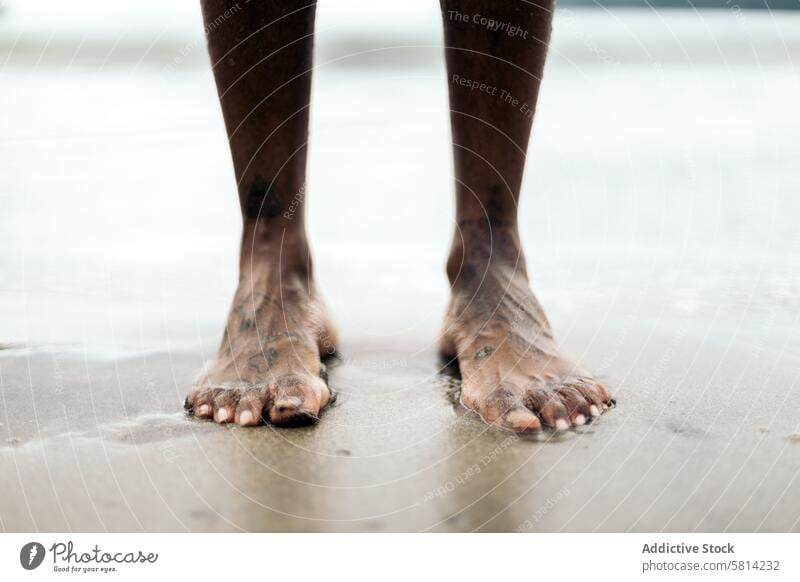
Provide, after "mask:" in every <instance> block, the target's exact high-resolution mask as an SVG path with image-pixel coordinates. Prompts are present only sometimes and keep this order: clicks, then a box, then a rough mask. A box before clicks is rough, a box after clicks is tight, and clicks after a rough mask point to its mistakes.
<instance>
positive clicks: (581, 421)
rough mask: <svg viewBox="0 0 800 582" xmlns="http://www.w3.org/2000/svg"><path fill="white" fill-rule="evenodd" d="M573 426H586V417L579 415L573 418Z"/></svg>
mask: <svg viewBox="0 0 800 582" xmlns="http://www.w3.org/2000/svg"><path fill="white" fill-rule="evenodd" d="M575 424H577V425H578V426H580V425H582V424H586V417H585V416H584V415H582V414H579V415H578V416H576V417H575Z"/></svg>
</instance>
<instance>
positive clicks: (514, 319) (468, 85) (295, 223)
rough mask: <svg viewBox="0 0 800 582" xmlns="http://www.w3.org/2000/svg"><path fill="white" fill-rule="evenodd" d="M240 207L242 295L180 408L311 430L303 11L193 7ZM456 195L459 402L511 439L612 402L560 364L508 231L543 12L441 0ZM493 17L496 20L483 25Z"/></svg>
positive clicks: (546, 24)
mask: <svg viewBox="0 0 800 582" xmlns="http://www.w3.org/2000/svg"><path fill="white" fill-rule="evenodd" d="M202 6H203V14H204V18H205V22H206V31H207V36H208V44H209V52H210V55H211V60H212V64H213V67H214V76H215V79H216V84H217V89H218V92H219V96H220V103H221V106H222V112H223V117H224V119H225V125H226V128H227V132H228V137H229V140H230V147H231V154H232V158H233V164H234V170H235V174H236V180H237V184H238V191H239V201H240V204H241V208H242V218H243V236H242V251H241V258H240V281H239V288H238V290H237V292H236V294H235V296H234V299H233V305H232V307H231V311H230V315H229V319H228V324H227V326H226V330H225V334H224V337H223V341H222V345H221V346H220V348H219V351H218V353H217V356H216V358H215V359H214V360H213V361H212V362H211V363H210V364H209V366H208V368H207V369H206V371H205V372H204V373H203V375H202V376H201V377H200V378H199V379H198V382H197V383H196V385H195V387H194V388H193V389H192V390H191V391H190V393H189V396H188V397H187V401H186V405H187V408H188V409H189V410H191V411H192V412H193V413H194V414H195V415H196V416H198V417H201V418H213V419H214V420H215V421H217V422H220V423H225V422H236V423H238V424H240V425H244V426H247V425H257V424H260V423H261V422H271V423H273V424H277V425H294V424H304V423H308V422H313V421H315V420H316V419H317V418H318V416H319V413H320V411H321V410H322V409H323V408H324V407H325V406H326V404H328V402H330V399H331V392H330V390H329V388H328V387H327V382H326V375H325V373H324V365H323V364H322V362H321V360H322V358H323V357H324V356H325V355H326V354H329V353H332V352H333V351H334V350H335V345H336V333H335V330H334V328H333V326H332V324H331V320H330V318H329V317H328V314H327V311H326V309H325V306H324V304H323V302H322V300H321V298H320V296H319V293H318V292H317V290H316V287H315V286H314V282H313V271H312V266H311V257H310V252H309V246H308V241H307V238H306V232H305V225H304V222H303V209H304V208H303V207H304V202H305V188H304V183H305V168H306V151H307V141H308V111H309V108H308V106H309V100H310V87H311V69H312V39H313V30H314V15H315V8H316V6H315V4H309V3H307V2H304V1H294V0H276V1H266V0H263V1H262V0H251V2H249V3H246V4H245V3H241V2H240V3H238V4H237V3H236V2H233V1H232V0H202ZM441 8H442V17H443V22H444V29H445V46H446V48H445V58H446V62H447V75H448V78H447V81H448V86H449V92H450V109H451V125H452V131H453V156H454V161H455V182H456V231H455V235H454V238H453V244H452V249H451V252H450V256H449V259H448V262H447V275H448V278H449V280H450V283H451V295H452V296H451V301H450V306H449V308H448V310H447V313H446V315H445V322H444V326H443V330H442V334H441V338H440V345H441V351H442V354H443V355H445V356H446V357H447V358H451V359H453V360H455V361H457V362H458V364H459V367H460V370H461V375H462V389H461V401H462V403H463V404H464V405H465V406H467V407H468V408H470V409H472V410H474V411H476V412H477V413H478V414H480V415H481V417H482V418H483V419H484V420H485V421H486V422H488V423H490V424H493V425H495V426H497V427H500V428H503V429H506V430H511V431H515V432H531V431H538V430H541V429H542V427H543V426H548V427H551V428H554V429H556V430H565V429H568V428H569V427H570V426H575V425H581V424H583V423H585V422H586V421H587V420H589V419H590V418H592V417H595V416H599V415H600V414H602V413H603V411H604V410H605V409H607V408H608V406H610V405H611V403H612V402H613V401H612V399H611V396H610V394H609V393H608V390H607V389H606V388H605V386H603V385H602V384H601V383H600V382H598V381H596V380H594V379H593V378H591V377H589V376H587V375H586V374H584V373H583V372H582V371H581V370H580V369H579V368H578V367H577V366H576V365H575V364H574V363H572V362H571V361H570V360H569V359H567V358H566V357H565V356H564V355H562V353H561V351H560V350H559V348H558V346H557V344H556V342H555V339H554V337H553V333H552V330H551V328H550V324H549V322H548V321H547V318H546V317H545V314H544V311H543V310H542V307H541V306H540V304H539V302H538V301H537V300H536V298H535V296H534V295H533V293H532V292H531V290H530V287H529V284H528V276H527V271H526V268H525V260H524V257H523V254H522V249H521V246H520V239H519V232H518V228H517V207H518V202H519V197H520V188H521V184H522V176H523V171H524V168H525V160H526V153H527V147H528V138H529V135H530V131H531V125H532V122H533V116H534V110H535V106H536V101H537V98H538V93H539V84H540V80H541V77H542V71H543V69H544V62H545V56H546V53H547V45H548V41H549V37H550V27H551V20H552V9H553V4H552V0H546V1H543V2H538V3H536V4H534V3H531V2H528V1H525V0H441ZM482 18H488V19H491V20H492V21H493V22H494V23H488V22H486V21H482V20H481V19H482Z"/></svg>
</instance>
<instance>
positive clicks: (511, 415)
mask: <svg viewBox="0 0 800 582" xmlns="http://www.w3.org/2000/svg"><path fill="white" fill-rule="evenodd" d="M498 263H499V262H498ZM458 268H459V275H457V276H456V277H455V280H456V284H454V285H453V296H452V300H451V302H450V307H449V309H448V312H447V315H446V318H445V325H444V331H443V333H442V337H441V350H442V353H443V355H445V356H446V357H448V358H457V359H458V364H459V369H460V371H461V378H462V382H461V402H462V403H463V404H464V405H465V406H466V407H468V408H470V409H472V410H474V411H476V412H477V413H478V414H480V415H481V417H482V418H483V419H484V420H485V421H486V422H488V423H490V424H492V425H495V426H498V427H501V428H504V429H507V430H511V431H514V432H532V431H538V430H541V428H542V423H544V425H546V426H549V427H551V428H554V429H556V430H566V429H568V428H570V426H576V425H582V424H584V423H586V422H587V421H589V420H590V419H591V418H593V417H596V416H600V415H601V414H602V413H603V412H604V411H605V410H606V409H607V408H608V407H609V406H611V405H612V404H613V400H612V398H611V395H610V394H609V392H608V390H607V389H606V387H605V386H604V385H603V384H602V383H600V382H598V381H597V380H594V379H593V378H591V377H589V376H586V375H584V374H583V373H581V372H580V371H579V369H578V368H577V367H576V366H575V365H574V364H573V363H572V362H570V361H569V360H568V359H567V358H566V357H564V356H563V355H562V354H561V352H560V350H559V349H558V347H557V345H556V342H555V340H554V339H553V335H552V332H551V330H550V324H549V323H548V321H547V318H546V317H545V314H544V311H543V310H542V307H541V306H540V305H539V302H538V301H537V300H536V297H534V295H533V293H532V292H531V290H530V287H529V286H528V280H527V276H526V275H525V272H524V268H522V269H521V268H520V267H518V266H517V267H514V266H513V265H510V264H508V263H506V264H493V263H489V266H488V267H485V266H482V267H480V268H475V266H474V265H469V264H466V263H461V264H460V265H459V267H458Z"/></svg>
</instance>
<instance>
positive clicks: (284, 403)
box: [275, 398, 303, 412]
mask: <svg viewBox="0 0 800 582" xmlns="http://www.w3.org/2000/svg"><path fill="white" fill-rule="evenodd" d="M301 404H303V401H302V400H301V399H300V398H286V399H284V400H281V401H280V402H276V403H275V410H277V411H278V412H288V411H290V410H295V409H297V408H300V405H301Z"/></svg>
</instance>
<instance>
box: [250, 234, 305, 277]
mask: <svg viewBox="0 0 800 582" xmlns="http://www.w3.org/2000/svg"><path fill="white" fill-rule="evenodd" d="M239 264H240V268H241V269H245V268H254V267H262V268H267V269H268V270H269V271H271V272H275V273H277V272H280V273H281V275H282V276H283V277H285V278H288V277H292V278H294V277H297V278H300V279H303V280H306V281H310V280H311V277H312V273H313V269H312V260H311V250H310V248H309V245H308V239H307V238H306V235H305V231H304V230H297V229H265V228H260V227H259V225H255V226H254V225H248V224H247V223H245V229H244V234H243V236H242V248H241V257H240V261H239Z"/></svg>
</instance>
